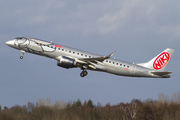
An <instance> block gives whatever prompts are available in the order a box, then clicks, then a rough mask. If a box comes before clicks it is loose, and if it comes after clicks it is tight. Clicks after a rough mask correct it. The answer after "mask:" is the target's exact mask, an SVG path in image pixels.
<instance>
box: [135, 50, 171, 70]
mask: <svg viewBox="0 0 180 120" xmlns="http://www.w3.org/2000/svg"><path fill="white" fill-rule="evenodd" d="M173 52H174V50H173V49H170V48H167V49H166V50H164V51H163V52H162V53H160V54H159V55H157V56H156V57H154V58H153V59H152V60H150V61H149V62H147V63H140V64H138V65H140V66H143V67H146V68H149V69H152V70H157V71H159V72H163V71H164V69H165V68H166V65H167V63H168V61H169V60H170V57H171V56H172V54H173Z"/></svg>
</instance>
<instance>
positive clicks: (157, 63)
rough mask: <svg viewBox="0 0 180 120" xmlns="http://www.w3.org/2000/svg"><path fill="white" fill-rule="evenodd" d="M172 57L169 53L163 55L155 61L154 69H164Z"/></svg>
mask: <svg viewBox="0 0 180 120" xmlns="http://www.w3.org/2000/svg"><path fill="white" fill-rule="evenodd" d="M169 58H170V55H169V53H167V52H163V53H161V54H160V55H159V56H158V57H157V58H156V59H155V61H154V63H153V67H154V69H156V70H159V69H161V68H163V67H164V66H165V65H166V64H167V63H168V61H169Z"/></svg>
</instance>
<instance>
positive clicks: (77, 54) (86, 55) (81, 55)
mask: <svg viewBox="0 0 180 120" xmlns="http://www.w3.org/2000/svg"><path fill="white" fill-rule="evenodd" d="M58 50H60V48H58ZM62 51H64V49H62ZM65 51H66V52H68V50H65ZM69 53H73V54H76V52H73V51H69ZM77 55H81V56H85V57H88V55H84V54H80V53H77ZM89 58H92V57H91V56H89Z"/></svg>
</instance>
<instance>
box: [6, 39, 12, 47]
mask: <svg viewBox="0 0 180 120" xmlns="http://www.w3.org/2000/svg"><path fill="white" fill-rule="evenodd" d="M6 45H8V46H13V45H14V40H10V41H7V42H6Z"/></svg>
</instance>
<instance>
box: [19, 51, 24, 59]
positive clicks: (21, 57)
mask: <svg viewBox="0 0 180 120" xmlns="http://www.w3.org/2000/svg"><path fill="white" fill-rule="evenodd" d="M20 52H21V54H22V56H20V59H23V56H24V53H25V51H23V50H21V51H20Z"/></svg>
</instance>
